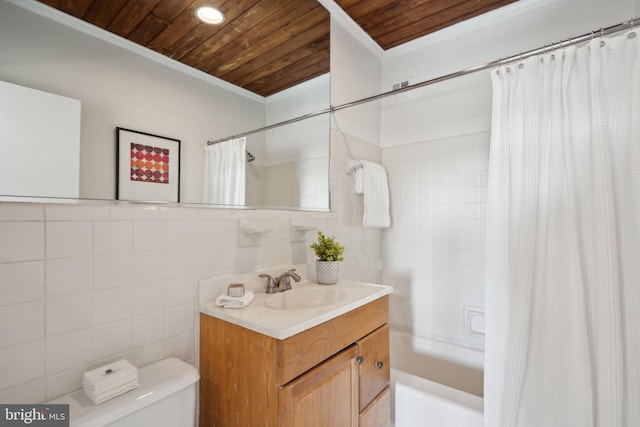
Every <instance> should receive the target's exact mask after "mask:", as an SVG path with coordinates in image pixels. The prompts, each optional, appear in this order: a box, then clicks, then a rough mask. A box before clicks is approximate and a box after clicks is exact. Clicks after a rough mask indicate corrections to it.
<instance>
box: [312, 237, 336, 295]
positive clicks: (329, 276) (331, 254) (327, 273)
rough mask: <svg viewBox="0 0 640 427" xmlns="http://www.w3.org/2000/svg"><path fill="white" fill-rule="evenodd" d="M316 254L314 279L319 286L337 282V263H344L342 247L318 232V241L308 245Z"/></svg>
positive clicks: (331, 238)
mask: <svg viewBox="0 0 640 427" xmlns="http://www.w3.org/2000/svg"><path fill="white" fill-rule="evenodd" d="M309 247H310V248H311V249H313V251H314V252H315V254H316V258H317V259H316V279H317V281H318V283H320V284H321V285H334V284H335V283H337V282H338V265H339V264H338V263H339V262H342V261H344V257H343V256H342V254H343V253H344V246H342V245H341V244H340V243H338V242H336V241H335V239H334V238H333V237H327V236H325V235H324V233H323V232H322V231H320V230H318V241H317V242H315V243H312V244H311V245H309Z"/></svg>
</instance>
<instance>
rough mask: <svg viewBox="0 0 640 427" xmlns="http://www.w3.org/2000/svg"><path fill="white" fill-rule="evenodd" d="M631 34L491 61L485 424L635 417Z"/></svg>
mask: <svg viewBox="0 0 640 427" xmlns="http://www.w3.org/2000/svg"><path fill="white" fill-rule="evenodd" d="M638 36H640V34H638V35H636V33H635V31H631V32H628V33H626V34H622V35H619V36H617V37H614V38H610V39H602V40H600V39H594V40H592V41H591V42H590V43H588V45H587V46H583V47H579V48H577V47H575V46H573V47H567V48H565V49H563V50H557V51H555V52H553V53H547V54H545V55H542V56H537V57H531V58H528V59H526V60H524V61H520V63H514V64H510V65H509V66H508V67H500V68H499V69H497V70H494V71H493V72H492V80H493V87H494V100H493V118H492V137H491V153H490V164H489V198H488V207H487V210H488V212H487V218H488V220H487V221H488V222H487V297H486V300H487V307H486V310H487V332H486V339H487V341H486V353H485V420H486V421H485V425H486V426H489V427H493V426H505V427H517V426H532V427H541V426H549V427H560V426H570V427H588V426H640V392H639V387H640V371H639V369H640V55H639V43H638V39H639V38H640V37H638Z"/></svg>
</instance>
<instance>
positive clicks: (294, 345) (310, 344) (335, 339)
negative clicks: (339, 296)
mask: <svg viewBox="0 0 640 427" xmlns="http://www.w3.org/2000/svg"><path fill="white" fill-rule="evenodd" d="M388 320H389V297H388V296H384V297H382V298H380V299H377V300H375V301H372V302H370V303H368V304H365V305H363V306H362V307H358V308H356V309H355V310H352V311H349V312H347V313H345V314H343V315H341V316H338V317H336V318H334V319H331V320H328V321H326V322H324V323H321V324H320V325H318V326H314V327H313V328H311V329H307V330H306V331H304V332H300V333H299V334H297V335H294V336H292V337H289V338H287V339H285V340H282V341H278V354H277V358H278V384H279V385H285V384H287V383H288V382H289V381H291V380H292V379H294V378H296V377H297V376H298V375H300V374H302V373H304V372H306V371H307V370H309V369H311V368H313V367H314V366H316V365H317V364H318V363H320V362H322V361H323V360H326V359H328V358H329V357H331V356H333V355H334V354H336V353H338V352H339V351H340V350H342V349H344V348H346V347H347V346H349V345H351V344H353V343H354V342H356V341H357V340H358V339H359V338H362V337H364V336H365V335H367V334H369V333H370V332H371V331H375V330H376V329H377V328H379V327H380V326H382V325H384V324H386V323H387V321H388ZM387 342H388V337H387ZM387 359H388V356H387ZM376 394H377V393H376ZM372 398H373V397H372Z"/></svg>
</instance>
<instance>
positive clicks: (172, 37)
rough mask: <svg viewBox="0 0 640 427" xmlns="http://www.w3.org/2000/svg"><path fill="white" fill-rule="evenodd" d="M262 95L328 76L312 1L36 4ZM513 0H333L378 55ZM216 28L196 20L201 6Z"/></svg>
mask: <svg viewBox="0 0 640 427" xmlns="http://www.w3.org/2000/svg"><path fill="white" fill-rule="evenodd" d="M40 1H41V2H42V3H45V4H47V5H49V6H51V7H54V8H56V9H58V10H61V11H62V12H65V13H67V14H70V15H72V16H74V17H76V18H79V19H81V20H83V21H86V22H89V23H91V24H93V25H96V26H98V27H100V28H103V29H105V30H107V31H110V32H112V33H115V34H117V35H119V36H121V37H124V38H126V39H128V40H130V41H133V42H135V43H137V44H140V45H142V46H145V47H147V48H149V49H152V50H154V51H156V52H158V53H160V54H162V55H166V56H168V57H169V58H172V59H175V60H177V61H180V62H182V63H184V64H186V65H188V66H191V67H193V68H196V69H198V70H201V71H203V72H205V73H208V74H211V75H213V76H215V77H218V78H220V79H222V80H225V81H227V82H229V83H232V84H234V85H237V86H240V87H242V88H245V89H247V90H249V91H251V92H254V93H257V94H259V95H261V96H269V95H273V94H275V93H278V92H280V91H282V90H284V89H287V88H289V87H292V86H295V85H297V84H298V83H302V82H304V81H307V80H309V79H312V78H314V77H318V76H320V75H322V74H325V73H328V72H329V27H330V24H329V13H328V12H327V11H326V10H325V9H324V7H322V6H321V5H320V4H319V3H318V2H317V1H316V0H40ZM514 1H516V0H335V2H336V4H338V5H339V6H340V7H342V8H343V9H344V10H345V11H346V12H347V13H348V14H349V15H350V16H351V18H352V19H353V20H354V21H355V22H356V23H357V24H358V25H360V26H361V27H362V28H363V29H364V31H366V32H367V33H368V34H369V35H370V36H371V37H372V38H373V39H374V40H375V41H376V42H377V43H378V44H379V45H380V46H381V47H382V48H383V49H385V50H386V49H390V48H392V47H395V46H398V45H401V44H403V43H406V42H409V41H411V40H414V39H416V38H419V37H422V36H424V35H426V34H429V33H432V32H434V31H437V30H439V29H442V28H445V27H447V26H449V25H453V24H455V23H458V22H461V21H463V20H465V19H469V18H472V17H474V16H478V15H480V14H482V13H486V12H488V11H490V10H493V9H496V8H498V7H501V6H504V5H506V4H509V3H513V2H514ZM204 5H208V6H214V7H216V8H218V9H219V10H220V11H222V12H223V13H224V15H225V21H224V23H223V24H221V25H209V24H204V23H202V22H200V21H199V20H198V18H197V17H196V16H195V11H196V9H197V8H198V7H200V6H204Z"/></svg>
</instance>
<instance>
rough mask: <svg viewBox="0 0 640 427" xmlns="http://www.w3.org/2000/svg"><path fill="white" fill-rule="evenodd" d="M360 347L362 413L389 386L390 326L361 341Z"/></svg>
mask: <svg viewBox="0 0 640 427" xmlns="http://www.w3.org/2000/svg"><path fill="white" fill-rule="evenodd" d="M358 347H359V357H358V360H359V367H358V369H359V373H360V411H362V410H364V408H366V407H367V405H368V404H369V402H371V401H372V400H373V399H374V398H375V397H376V396H377V395H378V393H380V392H381V391H382V390H383V389H384V388H385V387H386V386H387V385H388V384H389V379H390V370H389V326H388V325H384V326H382V327H381V328H379V329H376V330H375V331H373V332H371V333H370V334H369V335H367V336H366V337H364V338H362V339H361V340H359V341H358Z"/></svg>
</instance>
